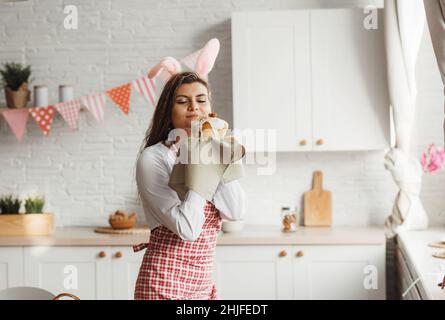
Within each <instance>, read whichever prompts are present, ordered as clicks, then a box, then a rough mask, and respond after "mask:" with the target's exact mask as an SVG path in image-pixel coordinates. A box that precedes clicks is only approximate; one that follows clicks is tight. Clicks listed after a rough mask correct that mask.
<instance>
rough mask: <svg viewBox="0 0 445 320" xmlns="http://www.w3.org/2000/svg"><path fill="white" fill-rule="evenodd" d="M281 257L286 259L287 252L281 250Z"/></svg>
mask: <svg viewBox="0 0 445 320" xmlns="http://www.w3.org/2000/svg"><path fill="white" fill-rule="evenodd" d="M278 255H279V256H280V257H285V256H287V252H286V250H281V251H280V253H279V254H278Z"/></svg>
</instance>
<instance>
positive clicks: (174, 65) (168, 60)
mask: <svg viewBox="0 0 445 320" xmlns="http://www.w3.org/2000/svg"><path fill="white" fill-rule="evenodd" d="M162 69H165V70H167V72H168V73H170V74H171V75H174V74H176V73H178V72H181V65H180V63H179V62H178V60H176V59H175V58H173V57H165V58H164V59H162V61H161V62H159V63H158V64H157V65H155V66H154V67H153V68H151V69H150V71H149V72H148V78H150V79H153V78H154V77H156V76H157V75H158V74H159V73H160V72H161V71H162Z"/></svg>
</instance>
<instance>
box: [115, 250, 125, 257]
mask: <svg viewBox="0 0 445 320" xmlns="http://www.w3.org/2000/svg"><path fill="white" fill-rule="evenodd" d="M114 256H115V257H116V258H122V256H123V254H122V252H121V251H118V252H116V253H115V255H114Z"/></svg>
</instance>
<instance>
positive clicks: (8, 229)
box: [0, 195, 54, 236]
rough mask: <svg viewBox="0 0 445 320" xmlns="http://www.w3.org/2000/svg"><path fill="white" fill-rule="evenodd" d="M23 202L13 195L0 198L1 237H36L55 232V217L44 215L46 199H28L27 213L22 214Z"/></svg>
mask: <svg viewBox="0 0 445 320" xmlns="http://www.w3.org/2000/svg"><path fill="white" fill-rule="evenodd" d="M22 202H23V201H22V200H20V199H19V198H17V197H13V196H12V195H7V196H3V197H0V236H36V235H49V234H52V233H53V232H54V216H53V214H52V213H44V212H43V207H44V205H45V198H44V197H28V198H27V199H25V201H24V206H25V212H24V213H20V212H19V210H20V206H21V204H22Z"/></svg>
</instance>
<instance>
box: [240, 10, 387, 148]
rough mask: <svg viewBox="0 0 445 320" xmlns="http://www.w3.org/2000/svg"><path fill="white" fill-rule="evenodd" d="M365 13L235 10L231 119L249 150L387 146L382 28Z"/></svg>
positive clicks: (352, 11) (349, 11) (351, 11)
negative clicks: (368, 20)
mask: <svg viewBox="0 0 445 320" xmlns="http://www.w3.org/2000/svg"><path fill="white" fill-rule="evenodd" d="M379 14H380V13H379ZM365 16H366V15H365V14H364V13H363V10H359V9H328V10H326V9H316V10H292V11H273V12H236V13H234V14H233V16H232V64H233V70H232V71H233V120H234V128H235V129H237V130H239V131H238V132H235V136H237V137H238V138H239V139H241V141H243V142H244V144H245V145H246V148H247V150H249V151H274V150H275V151H341V150H374V149H384V148H386V147H388V146H389V141H390V136H389V135H390V125H389V123H390V122H389V98H388V92H387V81H386V62H385V53H384V38H383V37H384V35H383V28H382V27H380V25H379V28H377V29H370V30H368V29H366V28H364V26H363V20H364V18H365ZM380 18H381V17H380ZM379 21H382V19H379ZM248 130H252V131H251V132H250V133H249V132H248ZM268 130H270V131H271V132H272V135H271V136H270V137H268ZM261 134H263V135H264V137H263V136H261Z"/></svg>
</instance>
